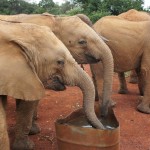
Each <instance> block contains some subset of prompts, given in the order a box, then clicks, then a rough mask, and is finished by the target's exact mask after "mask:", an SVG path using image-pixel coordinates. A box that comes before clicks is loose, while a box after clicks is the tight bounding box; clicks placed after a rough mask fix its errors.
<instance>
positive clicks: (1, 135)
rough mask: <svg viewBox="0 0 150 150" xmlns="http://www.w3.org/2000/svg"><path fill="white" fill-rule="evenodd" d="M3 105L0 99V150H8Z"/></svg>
mask: <svg viewBox="0 0 150 150" xmlns="http://www.w3.org/2000/svg"><path fill="white" fill-rule="evenodd" d="M4 109H5V104H4V103H3V101H2V99H1V98H0V120H1V122H0V149H1V150H9V149H10V144H9V139H8V133H7V125H6V116H5V110H4Z"/></svg>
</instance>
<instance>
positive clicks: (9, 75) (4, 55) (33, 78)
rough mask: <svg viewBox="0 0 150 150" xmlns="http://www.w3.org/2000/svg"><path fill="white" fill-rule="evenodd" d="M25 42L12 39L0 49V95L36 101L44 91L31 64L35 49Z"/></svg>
mask: <svg viewBox="0 0 150 150" xmlns="http://www.w3.org/2000/svg"><path fill="white" fill-rule="evenodd" d="M25 41H26V39H25V40H23V39H19V40H18V39H17V40H16V39H15V37H14V38H13V39H11V42H9V44H7V45H6V44H2V46H1V48H0V56H1V59H0V77H1V80H0V95H8V96H12V97H14V98H16V99H23V100H38V99H41V98H42V97H43V96H44V93H45V90H44V87H43V84H42V83H41V81H40V79H39V78H38V76H37V74H36V72H35V68H34V65H33V62H32V57H31V51H35V47H34V46H32V45H31V44H30V43H27V42H25Z"/></svg>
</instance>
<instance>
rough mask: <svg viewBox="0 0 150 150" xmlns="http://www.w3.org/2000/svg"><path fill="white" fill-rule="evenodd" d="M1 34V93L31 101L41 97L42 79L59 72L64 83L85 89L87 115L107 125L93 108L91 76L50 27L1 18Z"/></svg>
mask: <svg viewBox="0 0 150 150" xmlns="http://www.w3.org/2000/svg"><path fill="white" fill-rule="evenodd" d="M6 29H7V30H6ZM0 34H1V39H0V44H1V47H0V55H1V59H0V76H1V81H0V95H9V96H12V97H14V98H16V99H22V100H30V101H33V100H37V99H41V98H42V97H43V95H44V86H43V83H44V82H45V81H46V80H47V79H49V78H51V77H54V76H57V77H58V78H59V77H60V80H61V83H63V84H65V85H70V86H78V87H79V88H80V89H81V90H82V93H83V101H84V102H83V103H84V109H85V113H86V115H87V118H88V119H89V121H90V122H91V123H92V124H93V126H94V127H97V128H103V129H104V127H103V125H102V124H101V123H100V121H99V120H98V118H97V117H96V115H95V112H94V96H95V91H94V86H93V82H92V80H91V78H90V77H89V76H88V75H87V73H86V72H85V71H84V70H83V69H82V68H81V67H80V66H79V65H78V64H77V63H76V61H75V60H74V58H73V57H72V55H71V54H70V52H69V51H68V49H67V48H66V47H65V46H64V44H63V43H62V42H61V41H60V40H59V39H58V38H57V37H56V36H55V35H54V34H53V32H52V31H51V30H50V29H49V28H47V27H42V26H38V25H34V24H28V23H27V24H26V23H8V22H7V23H5V22H2V21H1V22H0Z"/></svg>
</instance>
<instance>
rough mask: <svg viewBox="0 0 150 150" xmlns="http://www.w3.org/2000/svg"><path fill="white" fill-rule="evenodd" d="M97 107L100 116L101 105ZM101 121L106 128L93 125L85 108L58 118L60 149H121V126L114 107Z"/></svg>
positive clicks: (57, 133)
mask: <svg viewBox="0 0 150 150" xmlns="http://www.w3.org/2000/svg"><path fill="white" fill-rule="evenodd" d="M95 109H96V114H97V116H98V118H100V117H101V116H100V111H99V107H96V108H95ZM101 122H102V123H103V124H104V125H105V126H106V129H105V130H101V129H95V128H93V127H91V126H90V124H89V123H88V121H87V119H86V117H85V115H84V111H83V109H78V110H76V111H74V112H72V113H71V114H70V115H69V116H67V117H66V118H63V119H58V120H57V121H56V122H55V128H56V137H57V144H58V150H119V148H120V147H119V140H120V126H119V122H118V121H117V119H116V117H115V115H114V112H113V109H111V110H109V115H108V116H107V117H106V118H104V119H101Z"/></svg>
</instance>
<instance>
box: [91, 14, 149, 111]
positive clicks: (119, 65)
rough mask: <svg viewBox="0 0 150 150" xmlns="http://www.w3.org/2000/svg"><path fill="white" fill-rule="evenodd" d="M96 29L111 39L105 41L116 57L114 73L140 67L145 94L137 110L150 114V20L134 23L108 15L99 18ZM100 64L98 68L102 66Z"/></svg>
mask: <svg viewBox="0 0 150 150" xmlns="http://www.w3.org/2000/svg"><path fill="white" fill-rule="evenodd" d="M93 28H94V29H95V31H96V32H97V33H98V34H100V35H102V36H104V37H106V38H107V39H108V41H107V42H106V43H107V45H108V46H109V48H110V49H111V52H112V55H113V57H114V70H115V72H118V73H120V72H125V71H129V70H133V69H136V70H137V73H138V78H139V81H142V82H141V83H140V85H141V87H142V91H143V95H144V96H143V98H142V100H141V103H140V104H138V106H137V109H138V110H139V111H141V112H143V113H148V114H149V113H150V91H149V90H150V87H149V68H150V62H149V59H148V57H149V55H150V54H149V48H150V45H149V39H150V38H149V33H150V22H148V21H141V22H134V21H128V20H125V19H122V18H120V17H117V16H106V17H103V18H101V19H100V20H98V21H97V22H96V23H95V24H94V26H93ZM99 65H100V64H98V66H96V67H95V69H96V68H100V67H99ZM97 76H98V74H97Z"/></svg>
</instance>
